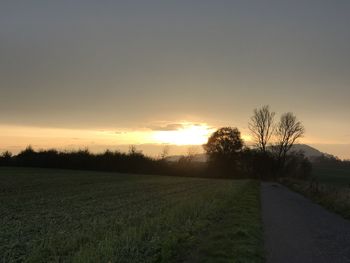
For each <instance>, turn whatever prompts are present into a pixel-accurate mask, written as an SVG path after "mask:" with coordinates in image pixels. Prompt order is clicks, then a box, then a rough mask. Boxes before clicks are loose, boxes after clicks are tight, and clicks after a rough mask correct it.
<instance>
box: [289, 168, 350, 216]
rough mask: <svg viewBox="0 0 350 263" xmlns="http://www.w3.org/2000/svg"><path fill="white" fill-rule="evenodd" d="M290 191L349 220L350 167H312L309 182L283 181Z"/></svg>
mask: <svg viewBox="0 0 350 263" xmlns="http://www.w3.org/2000/svg"><path fill="white" fill-rule="evenodd" d="M282 182H283V183H284V184H286V185H287V186H288V187H290V188H291V189H293V190H295V191H297V192H300V193H301V194H303V195H305V196H306V197H308V198H310V199H312V200H313V201H315V202H317V203H319V204H320V205H322V206H324V207H326V208H327V209H329V210H330V211H333V212H335V213H338V214H340V215H341V216H343V217H344V218H347V219H350V167H349V168H347V167H346V166H344V165H341V166H339V165H332V166H330V165H318V166H314V168H313V172H312V177H311V178H310V179H309V180H295V179H291V178H289V179H284V180H283V181H282Z"/></svg>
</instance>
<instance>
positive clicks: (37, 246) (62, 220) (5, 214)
mask: <svg viewBox="0 0 350 263" xmlns="http://www.w3.org/2000/svg"><path fill="white" fill-rule="evenodd" d="M0 181H1V184H0V207H1V210H0V262H263V249H262V247H263V244H262V243H263V242H262V227H261V220H260V201H259V198H260V196H259V184H258V183H257V182H253V181H245V180H239V181H238V180H237V181H230V180H215V179H199V178H181V177H165V176H150V175H123V174H114V173H102V172H86V171H84V172H83V171H64V170H47V169H26V168H22V169H21V168H0Z"/></svg>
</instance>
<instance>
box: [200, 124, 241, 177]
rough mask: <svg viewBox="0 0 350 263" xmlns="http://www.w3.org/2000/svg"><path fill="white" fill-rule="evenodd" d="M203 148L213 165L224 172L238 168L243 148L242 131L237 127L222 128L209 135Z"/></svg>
mask: <svg viewBox="0 0 350 263" xmlns="http://www.w3.org/2000/svg"><path fill="white" fill-rule="evenodd" d="M203 148H204V150H205V151H206V153H207V155H208V157H209V162H210V164H211V165H212V166H213V167H216V168H218V169H220V170H221V171H222V172H224V173H227V172H231V171H234V170H237V168H238V161H239V158H240V153H241V152H242V148H243V140H242V138H241V133H240V131H239V130H238V129H237V128H231V127H224V128H220V129H218V130H217V131H216V132H214V133H213V134H212V135H211V136H210V137H209V139H208V142H207V144H205V145H203Z"/></svg>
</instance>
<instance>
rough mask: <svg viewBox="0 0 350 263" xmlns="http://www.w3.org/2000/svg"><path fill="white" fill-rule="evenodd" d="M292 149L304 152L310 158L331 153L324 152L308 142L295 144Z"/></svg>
mask: <svg viewBox="0 0 350 263" xmlns="http://www.w3.org/2000/svg"><path fill="white" fill-rule="evenodd" d="M291 151H293V152H303V153H304V155H305V156H306V157H308V158H315V157H320V156H322V155H329V154H327V153H323V152H321V151H319V150H317V149H316V148H313V147H311V146H310V145H307V144H295V145H293V147H292V149H291Z"/></svg>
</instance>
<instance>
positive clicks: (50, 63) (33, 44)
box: [0, 0, 350, 158]
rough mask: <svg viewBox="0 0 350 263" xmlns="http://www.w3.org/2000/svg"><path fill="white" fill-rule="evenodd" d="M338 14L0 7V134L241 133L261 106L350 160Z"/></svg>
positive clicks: (295, 6)
mask: <svg viewBox="0 0 350 263" xmlns="http://www.w3.org/2000/svg"><path fill="white" fill-rule="evenodd" d="M349 13H350V1H348V0H344V1H341V0H334V1H323V0H317V1H316V0H314V1H312V0H309V1H297V0H293V1H281V0H279V1H277V0H276V1H259V0H256V1H249V0H242V1H231V0H216V1H212V0H211V1H209V0H197V1H191V0H186V1H185V0H184V1H182V0H176V1H175V0H174V1H165V0H159V1H153V0H147V1H145V0H140V1H133V0H128V1H111V0H110V1H101V0H100V1H86V0H85V1H74V0H70V1H62V0H61V1H47V0H46V1H31V0H27V1H16V0H9V1H6V0H4V1H1V4H0V127H1V125H2V126H6V127H10V126H17V127H38V128H57V129H79V130H104V129H106V130H115V131H118V130H119V129H122V130H140V129H145V128H149V127H153V126H154V125H156V124H157V123H159V122H162V123H167V122H168V123H169V125H177V123H178V122H180V121H187V122H194V123H198V122H199V123H206V124H208V125H209V126H211V127H219V126H222V125H230V126H237V127H238V128H240V129H241V130H242V131H243V132H245V131H246V130H247V122H248V119H249V116H250V115H251V113H252V110H253V109H254V108H255V107H260V106H262V105H265V104H269V105H270V106H271V107H272V108H273V109H274V110H275V111H276V112H278V113H282V112H286V111H293V112H294V113H295V114H296V115H297V116H298V118H299V119H301V120H302V121H303V123H304V125H305V127H306V131H307V134H306V137H305V138H304V142H306V143H313V144H318V145H320V144H328V146H327V147H329V145H335V146H334V147H337V146H336V145H340V146H339V147H341V149H342V153H341V155H342V157H344V158H345V157H347V158H350V122H349V119H350V118H349V113H350V103H349V101H350V27H349V25H350V15H349ZM166 125H167V124H166ZM6 129H7V130H6V132H8V128H6ZM4 133H5V130H4V129H3V130H1V128H0V139H1V138H5V137H6V134H4ZM1 136H2V137H1ZM12 139H13V140H14V138H12ZM1 143H2V142H1V141H0V146H1ZM25 143H30V141H29V140H27V141H25ZM114 143H117V142H114ZM347 146H349V147H347ZM0 148H1V147H0ZM327 149H328V148H327ZM332 149H333V150H332ZM332 149H331V150H330V151H333V152H335V153H338V152H337V149H336V148H332ZM339 149H340V148H338V150H339Z"/></svg>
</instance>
